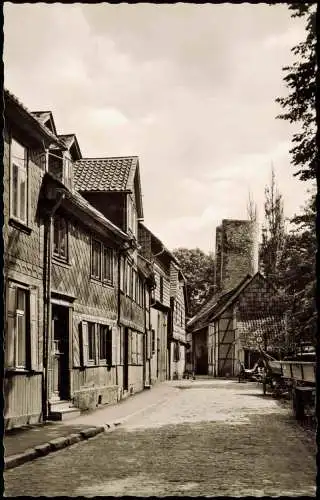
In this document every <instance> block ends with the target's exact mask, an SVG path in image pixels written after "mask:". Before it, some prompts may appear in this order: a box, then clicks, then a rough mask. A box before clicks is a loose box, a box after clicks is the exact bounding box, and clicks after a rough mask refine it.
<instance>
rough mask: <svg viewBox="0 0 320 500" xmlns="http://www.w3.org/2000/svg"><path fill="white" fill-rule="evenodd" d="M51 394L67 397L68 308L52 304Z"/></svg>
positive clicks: (68, 378)
mask: <svg viewBox="0 0 320 500" xmlns="http://www.w3.org/2000/svg"><path fill="white" fill-rule="evenodd" d="M52 338H53V366H52V372H53V377H52V381H53V387H52V389H53V396H54V397H55V398H57V399H69V396H70V373H69V308H68V307H64V306H60V305H56V304H52Z"/></svg>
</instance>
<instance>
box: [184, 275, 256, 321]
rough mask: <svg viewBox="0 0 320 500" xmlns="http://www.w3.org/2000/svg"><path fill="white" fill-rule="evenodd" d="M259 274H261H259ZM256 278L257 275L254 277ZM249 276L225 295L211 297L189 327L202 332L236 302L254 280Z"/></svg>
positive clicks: (192, 319)
mask: <svg viewBox="0 0 320 500" xmlns="http://www.w3.org/2000/svg"><path fill="white" fill-rule="evenodd" d="M257 274H259V273H257ZM254 276H256V274H255V275H254ZM254 276H251V275H250V274H248V275H247V276H246V277H245V278H243V280H242V281H240V283H239V284H238V285H237V286H236V287H234V288H232V289H231V290H229V291H228V292H226V293H224V294H222V295H221V294H218V295H217V294H215V295H214V296H213V297H211V298H210V299H209V300H208V301H207V302H206V303H205V304H204V305H203V306H202V308H201V309H200V311H199V312H198V313H197V314H196V315H195V316H194V317H193V318H191V320H190V321H189V323H188V325H187V327H188V329H191V330H200V329H201V328H203V327H204V326H206V325H207V324H208V323H209V320H210V321H212V320H213V319H214V318H216V317H217V316H219V314H221V313H222V312H223V311H224V310H225V309H226V308H227V307H228V306H229V305H230V304H231V303H232V302H233V301H234V300H236V299H237V297H238V296H239V294H240V293H241V292H242V290H244V289H245V288H246V287H247V286H248V284H249V283H250V282H251V280H252V279H253V278H254Z"/></svg>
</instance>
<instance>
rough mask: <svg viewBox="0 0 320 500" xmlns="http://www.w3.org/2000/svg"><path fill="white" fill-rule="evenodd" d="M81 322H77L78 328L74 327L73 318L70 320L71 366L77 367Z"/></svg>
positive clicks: (79, 361)
mask: <svg viewBox="0 0 320 500" xmlns="http://www.w3.org/2000/svg"><path fill="white" fill-rule="evenodd" d="M81 328H82V327H81V323H78V328H75V325H74V319H72V322H70V330H71V331H72V357H73V366H74V367H75V368H79V367H80V366H81V357H80V351H81V341H80V340H81Z"/></svg>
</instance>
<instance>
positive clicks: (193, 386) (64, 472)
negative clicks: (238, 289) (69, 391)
mask: <svg viewBox="0 0 320 500" xmlns="http://www.w3.org/2000/svg"><path fill="white" fill-rule="evenodd" d="M154 391H155V392H154V394H152V392H153V390H151V391H150V396H145V395H143V396H142V399H141V401H143V405H144V406H145V407H146V409H145V410H143V408H141V407H140V409H138V410H137V409H135V411H134V412H133V413H132V412H131V416H128V415H127V416H126V417H125V415H124V410H123V408H125V406H123V408H122V419H121V420H122V425H120V426H119V427H118V428H117V429H116V430H115V431H113V432H106V433H104V434H100V435H98V436H97V437H96V438H93V439H91V440H89V441H86V442H81V443H78V444H76V445H74V446H71V447H69V448H66V449H64V450H61V451H59V452H56V453H53V454H51V455H48V456H47V457H44V458H39V459H37V460H35V461H33V462H30V463H28V464H25V465H22V466H20V467H17V468H16V469H12V470H9V471H7V472H6V473H5V488H6V491H5V495H6V496H17V495H32V496H39V495H48V496H57V495H67V496H79V495H81V496H95V495H97V496H99V495H114V496H124V495H136V496H152V495H155V496H167V495H176V496H185V495H190V496H197V495H209V496H216V495H219V496H224V495H229V496H239V495H241V496H244V495H249V496H251V495H253V496H261V495H270V496H278V495H288V496H297V495H312V496H315V479H316V466H315V448H314V446H313V444H312V443H310V441H309V440H306V439H305V433H304V431H303V430H302V429H301V428H300V427H299V426H298V425H297V424H296V423H295V422H294V421H293V419H292V417H291V416H290V414H289V412H288V409H287V408H285V407H284V406H282V405H280V404H279V403H278V402H277V401H276V400H274V399H272V398H269V397H263V396H262V394H261V388H260V387H257V386H256V385H255V384H252V383H247V384H245V383H241V384H239V383H238V382H235V381H227V380H206V379H203V380H196V381H180V382H166V383H164V384H162V387H161V388H160V390H159V389H158V392H157V391H156V389H154ZM157 394H159V402H158V404H157V401H155V398H156V395H157ZM134 398H135V397H133V398H131V399H132V401H133V400H134ZM136 398H137V399H136V401H137V402H138V401H139V399H138V398H139V395H138V396H136ZM148 398H149V399H150V401H149V404H148ZM130 404H131V405H132V404H134V403H130ZM120 406H121V405H120ZM128 408H129V406H128ZM111 410H112V409H111ZM113 411H114V412H115V411H117V410H113ZM96 415H99V412H96ZM101 415H102V413H101ZM124 417H125V418H124ZM90 418H93V417H90ZM94 418H97V417H94ZM102 423H105V422H100V424H102Z"/></svg>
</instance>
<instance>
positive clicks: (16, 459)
mask: <svg viewBox="0 0 320 500" xmlns="http://www.w3.org/2000/svg"><path fill="white" fill-rule="evenodd" d="M113 428H115V425H114V424H112V425H108V424H107V425H104V426H99V427H89V428H88V429H84V430H83V431H80V432H78V433H73V434H69V435H68V436H65V437H59V438H56V439H52V440H51V441H49V442H48V443H44V444H40V445H38V446H35V447H34V448H29V449H28V450H25V451H24V452H23V453H18V454H16V455H11V456H10V457H7V458H5V460H4V462H5V465H4V469H5V470H9V469H13V468H15V467H18V466H19V465H22V464H24V463H26V462H30V461H32V460H34V459H36V458H38V457H44V456H45V455H48V454H49V453H52V452H54V451H58V450H62V449H63V448H66V447H67V446H71V445H73V444H75V443H79V442H80V441H84V440H86V439H90V438H93V437H95V436H96V435H97V434H100V433H102V432H106V431H111V430H112V429H113Z"/></svg>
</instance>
